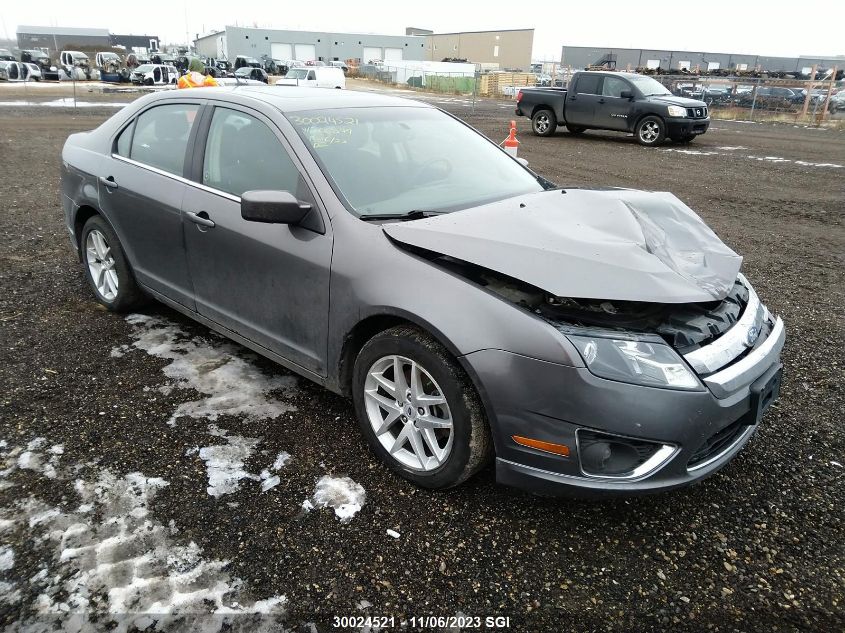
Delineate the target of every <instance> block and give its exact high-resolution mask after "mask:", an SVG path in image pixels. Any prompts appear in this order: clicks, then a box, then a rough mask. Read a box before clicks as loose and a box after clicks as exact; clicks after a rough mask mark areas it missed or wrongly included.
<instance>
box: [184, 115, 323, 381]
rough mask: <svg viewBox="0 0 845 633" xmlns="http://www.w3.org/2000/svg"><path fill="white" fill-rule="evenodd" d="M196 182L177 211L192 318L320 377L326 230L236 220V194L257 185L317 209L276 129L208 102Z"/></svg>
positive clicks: (265, 121) (263, 120) (259, 119)
mask: <svg viewBox="0 0 845 633" xmlns="http://www.w3.org/2000/svg"><path fill="white" fill-rule="evenodd" d="M198 151H199V148H198ZM201 184H202V186H201V187H191V188H190V192H189V195H186V196H185V200H184V203H183V206H182V209H183V211H184V213H185V218H186V224H185V244H186V248H187V252H188V265H189V269H190V272H191V278H192V280H193V285H194V291H195V294H196V301H197V310H198V312H199V313H200V314H202V315H204V316H206V317H208V318H209V319H211V320H213V321H215V322H217V323H219V324H220V325H223V326H224V327H227V328H229V329H230V330H233V331H235V332H237V333H238V334H240V335H241V336H243V337H245V338H247V339H250V340H251V341H254V342H256V343H259V344H260V345H262V346H264V347H266V348H268V349H270V350H272V351H274V352H276V353H277V354H279V355H281V356H283V357H285V358H287V359H288V360H290V361H293V362H294V363H296V364H298V365H300V366H302V367H304V368H306V369H309V370H311V371H314V372H317V373H319V374H320V375H326V342H327V333H328V315H329V273H330V267H331V255H332V239H331V231H330V226H329V225H328V223H326V230H327V232H326V233H324V234H320V233H316V232H314V231H311V230H308V229H305V228H302V227H298V226H288V225H284V224H263V223H257V222H247V221H246V220H244V219H243V218H242V217H241V209H240V195H241V194H242V193H243V192H245V191H252V190H261V189H264V190H267V189H271V190H281V191H289V192H290V193H292V194H293V195H294V196H296V197H297V198H298V199H300V200H304V201H307V202H309V203H310V204H312V206H313V207H314V212H315V213H316V212H319V209H318V208H317V204H316V201H315V199H314V197H313V195H312V194H311V191H310V189H309V187H308V185H307V184H306V182H305V179H304V178H303V176H302V175H301V173H300V170H299V168H298V167H297V165H296V164H295V163H294V160H293V159H292V158H291V154H290V153H289V151H288V149H287V147H286V145H285V144H284V142H283V139H282V137H281V135H280V134H279V133H278V130H277V129H276V128H275V126H274V125H273V124H272V123H271V122H270V121H269V120H268V119H266V118H264V117H263V116H262V115H260V114H258V113H256V112H252V111H249V110H246V109H243V108H239V107H237V106H227V107H221V106H215V108H214V110H213V114H212V116H211V118H210V125H209V128H208V134H207V140H206V142H205V147H204V156H203V159H202V174H201ZM211 223H213V226H212V225H211Z"/></svg>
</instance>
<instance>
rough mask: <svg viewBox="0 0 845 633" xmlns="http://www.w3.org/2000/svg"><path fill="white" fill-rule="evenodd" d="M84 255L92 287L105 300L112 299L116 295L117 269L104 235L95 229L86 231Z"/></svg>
mask: <svg viewBox="0 0 845 633" xmlns="http://www.w3.org/2000/svg"><path fill="white" fill-rule="evenodd" d="M85 256H86V259H87V261H88V271H89V272H90V273H91V279H92V280H93V281H94V287H95V288H96V289H97V292H98V293H99V294H100V296H101V297H102V298H103V299H105V300H106V301H114V299H115V298H116V297H117V287H118V279H117V271H116V270H115V269H114V256H113V255H112V252H111V247H110V246H109V244H108V242H107V241H106V236H105V235H103V234H102V233H101V232H100V231H98V230H97V229H94V230H92V231H90V232H89V233H88V238H87V239H86V240H85Z"/></svg>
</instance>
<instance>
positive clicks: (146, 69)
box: [135, 64, 153, 73]
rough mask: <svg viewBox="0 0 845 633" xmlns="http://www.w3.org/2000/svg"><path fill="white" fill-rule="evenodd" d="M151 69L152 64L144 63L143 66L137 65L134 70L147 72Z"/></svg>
mask: <svg viewBox="0 0 845 633" xmlns="http://www.w3.org/2000/svg"><path fill="white" fill-rule="evenodd" d="M152 69H153V65H152V64H144V65H143V66H138V68H136V69H135V72H136V73H148V72H150V71H151V70H152Z"/></svg>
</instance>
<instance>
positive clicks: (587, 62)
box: [560, 46, 845, 74]
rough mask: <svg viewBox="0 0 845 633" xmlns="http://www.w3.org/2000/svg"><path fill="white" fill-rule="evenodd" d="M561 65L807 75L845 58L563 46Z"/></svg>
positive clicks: (830, 66) (841, 61)
mask: <svg viewBox="0 0 845 633" xmlns="http://www.w3.org/2000/svg"><path fill="white" fill-rule="evenodd" d="M560 60H561V65H563V66H571V67H572V68H586V67H588V66H600V65H608V66H611V67H615V68H616V69H618V70H625V69H626V68H628V67H630V68H631V69H634V68H649V69H652V70H657V69H661V70H665V71H669V70H677V71H682V70H695V69H696V68H698V69H699V70H710V71H713V70H725V69H728V70H737V71H751V70H763V71H769V72H789V73H794V72H801V73H803V74H809V72H810V69H811V68H812V67H813V66H814V65H816V66H818V68H819V69H829V68H833V67H834V66H838V67H839V68H840V69H841V68H842V67H843V65H845V57H827V58H824V57H810V56H807V57H803V56H802V57H769V56H766V55H742V54H735V53H710V52H704V51H670V50H654V49H647V48H611V47H608V48H601V47H590V46H564V47H563V48H562V50H561V55H560Z"/></svg>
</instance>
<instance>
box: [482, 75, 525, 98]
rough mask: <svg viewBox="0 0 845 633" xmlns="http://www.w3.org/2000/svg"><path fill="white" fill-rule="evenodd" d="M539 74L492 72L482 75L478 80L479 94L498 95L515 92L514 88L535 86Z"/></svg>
mask: <svg viewBox="0 0 845 633" xmlns="http://www.w3.org/2000/svg"><path fill="white" fill-rule="evenodd" d="M536 84H537V76H536V75H535V74H534V73H505V72H492V73H487V74H484V75H481V76H480V77H479V80H478V94H480V95H483V96H497V95H503V94H509V93H511V92H514V90H513V89H514V88H522V87H524V86H534V85H536Z"/></svg>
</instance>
